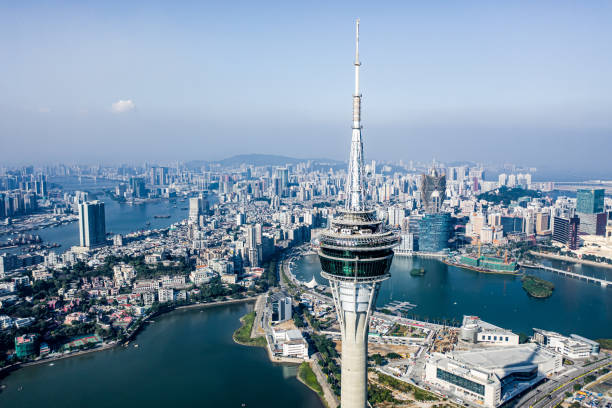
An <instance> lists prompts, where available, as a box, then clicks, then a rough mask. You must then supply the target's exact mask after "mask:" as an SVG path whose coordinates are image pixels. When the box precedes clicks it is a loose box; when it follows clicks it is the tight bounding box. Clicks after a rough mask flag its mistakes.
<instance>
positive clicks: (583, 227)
mask: <svg viewBox="0 0 612 408" xmlns="http://www.w3.org/2000/svg"><path fill="white" fill-rule="evenodd" d="M604 195H605V190H604V189H603V188H599V189H580V190H578V191H577V192H576V215H578V217H580V232H582V233H585V234H590V235H604V234H605V231H606V222H607V221H608V216H607V214H606V213H605V212H604Z"/></svg>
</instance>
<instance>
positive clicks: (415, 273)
mask: <svg viewBox="0 0 612 408" xmlns="http://www.w3.org/2000/svg"><path fill="white" fill-rule="evenodd" d="M424 275H425V268H412V269H411V270H410V276H424Z"/></svg>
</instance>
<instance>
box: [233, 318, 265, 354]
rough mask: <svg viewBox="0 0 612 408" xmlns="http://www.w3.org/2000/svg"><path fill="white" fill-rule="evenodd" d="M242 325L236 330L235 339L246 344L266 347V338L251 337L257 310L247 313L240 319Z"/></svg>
mask: <svg viewBox="0 0 612 408" xmlns="http://www.w3.org/2000/svg"><path fill="white" fill-rule="evenodd" d="M240 321H241V322H242V326H240V327H239V328H238V329H237V330H236V331H235V332H234V340H235V341H236V342H237V343H240V344H244V345H246V346H258V347H265V346H266V339H265V338H264V337H263V336H260V337H256V338H254V339H252V338H251V330H253V322H254V321H255V312H251V313H247V314H246V315H244V316H243V317H242V319H240Z"/></svg>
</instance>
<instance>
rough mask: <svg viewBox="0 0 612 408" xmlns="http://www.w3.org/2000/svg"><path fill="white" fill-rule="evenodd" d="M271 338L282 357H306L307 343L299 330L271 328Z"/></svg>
mask: <svg viewBox="0 0 612 408" xmlns="http://www.w3.org/2000/svg"><path fill="white" fill-rule="evenodd" d="M272 338H273V340H274V343H275V345H276V346H277V347H276V348H277V349H280V350H282V355H283V357H294V358H303V359H307V358H308V343H307V342H306V340H304V336H302V333H301V332H300V331H299V330H295V329H293V330H272Z"/></svg>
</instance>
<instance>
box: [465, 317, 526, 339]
mask: <svg viewBox="0 0 612 408" xmlns="http://www.w3.org/2000/svg"><path fill="white" fill-rule="evenodd" d="M461 340H465V341H468V342H470V343H488V344H495V345H503V346H511V345H512V346H516V345H518V344H519V336H518V334H514V333H512V331H510V330H506V329H502V328H501V327H497V326H495V325H492V324H491V323H487V322H485V321H482V320H480V318H479V317H478V316H463V324H462V325H461Z"/></svg>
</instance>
